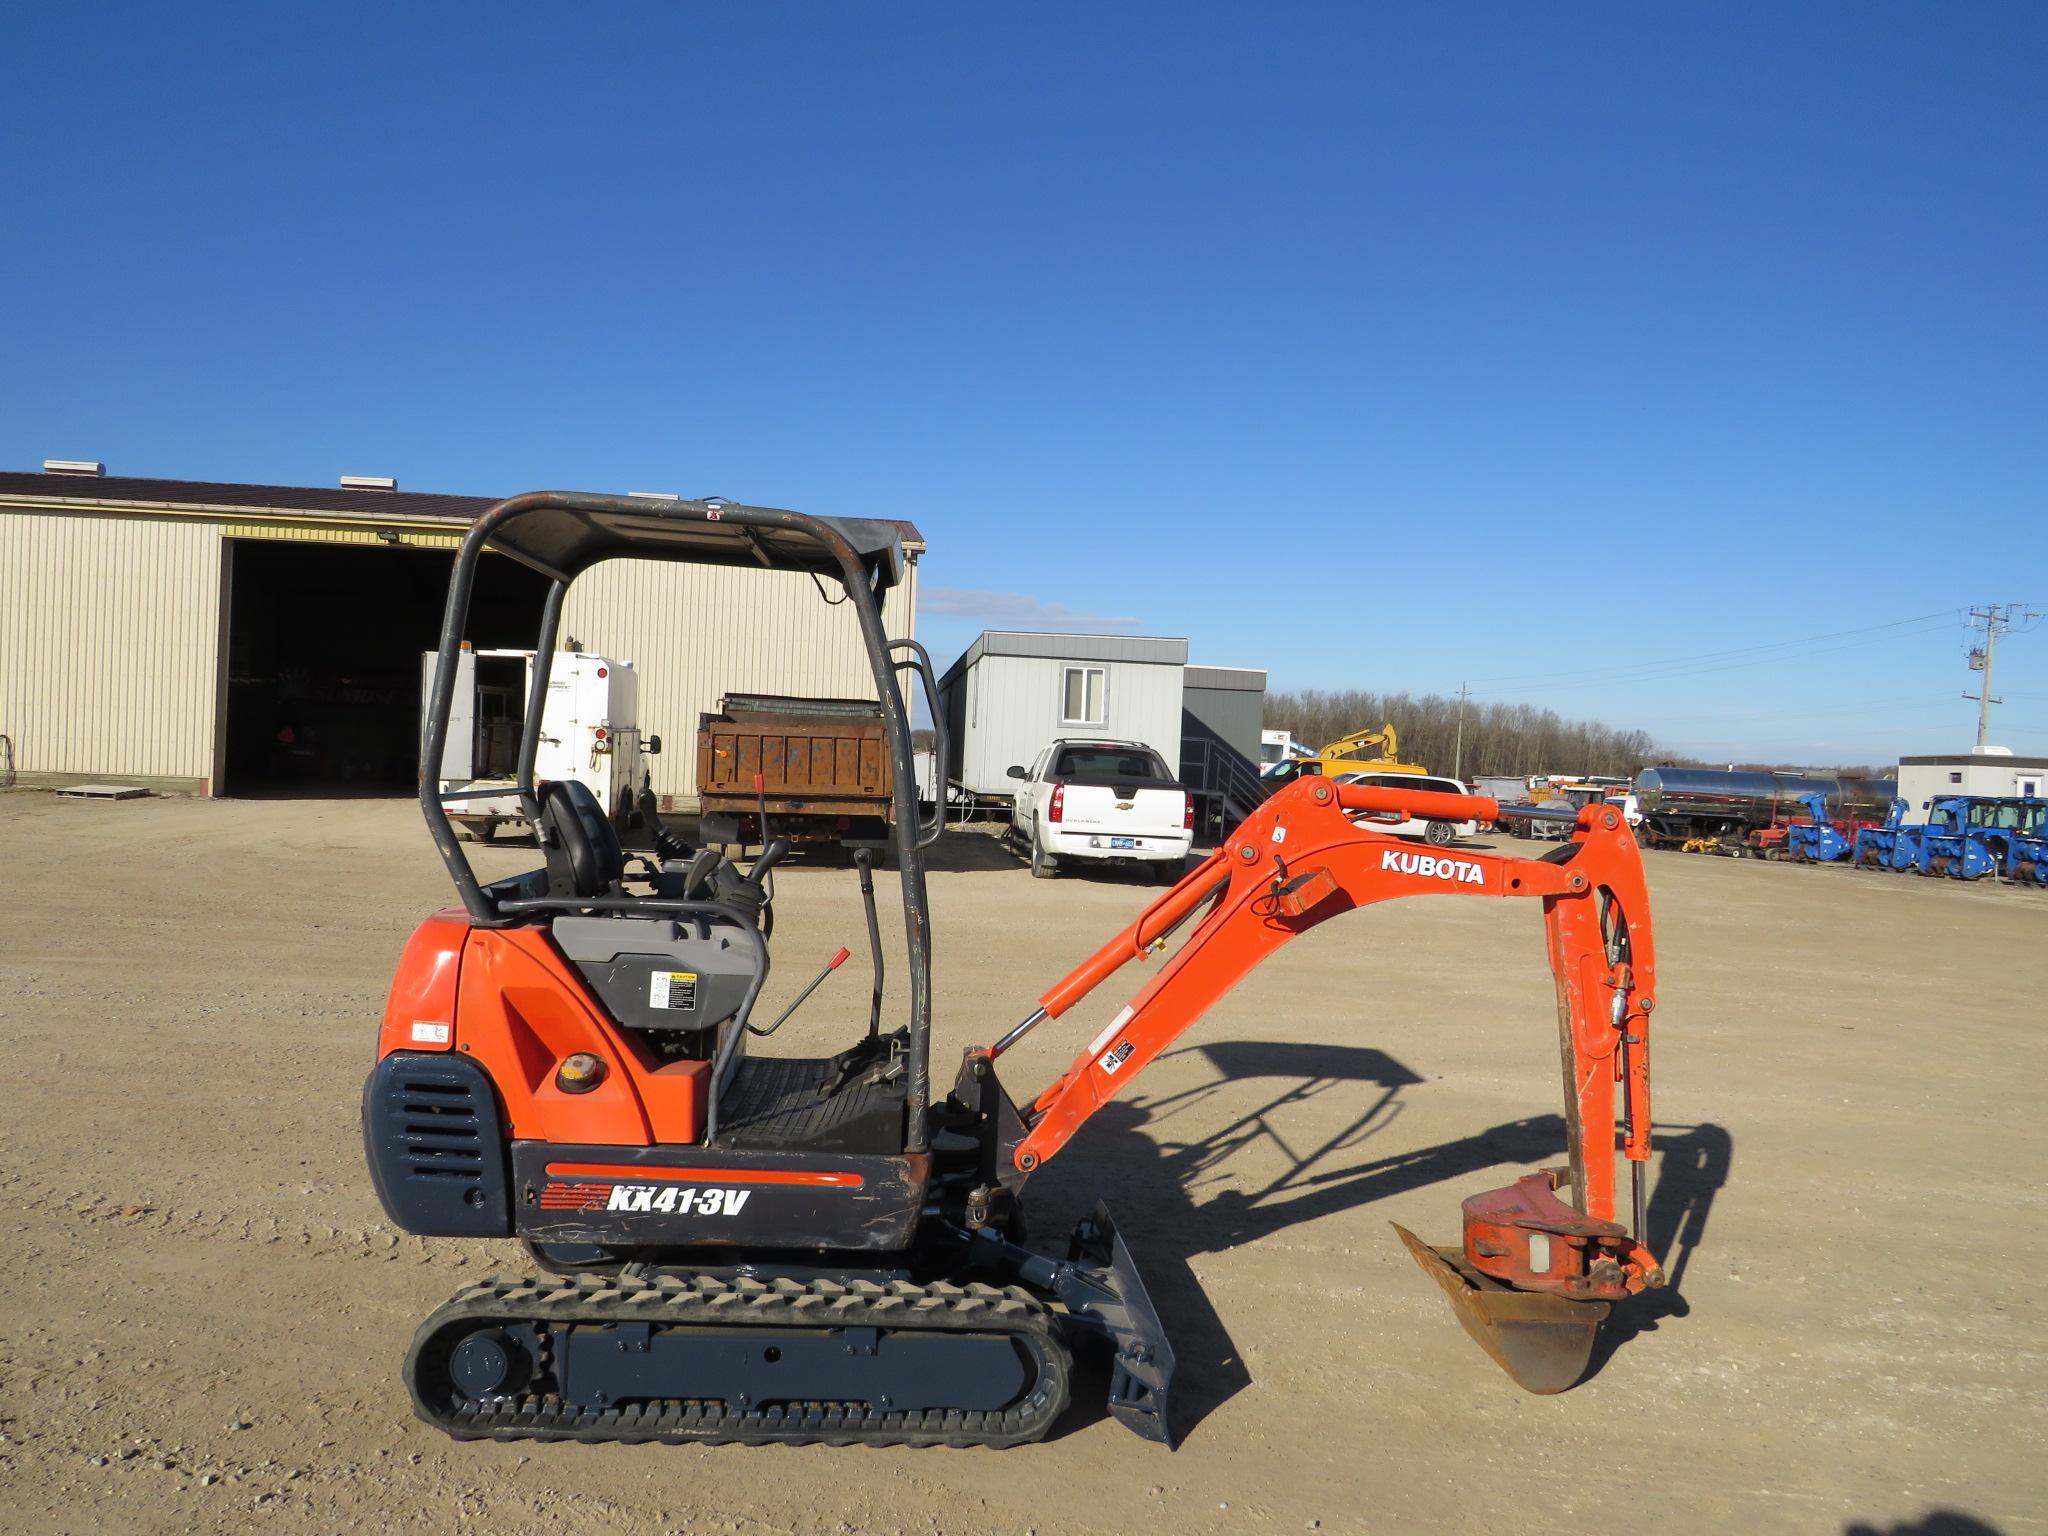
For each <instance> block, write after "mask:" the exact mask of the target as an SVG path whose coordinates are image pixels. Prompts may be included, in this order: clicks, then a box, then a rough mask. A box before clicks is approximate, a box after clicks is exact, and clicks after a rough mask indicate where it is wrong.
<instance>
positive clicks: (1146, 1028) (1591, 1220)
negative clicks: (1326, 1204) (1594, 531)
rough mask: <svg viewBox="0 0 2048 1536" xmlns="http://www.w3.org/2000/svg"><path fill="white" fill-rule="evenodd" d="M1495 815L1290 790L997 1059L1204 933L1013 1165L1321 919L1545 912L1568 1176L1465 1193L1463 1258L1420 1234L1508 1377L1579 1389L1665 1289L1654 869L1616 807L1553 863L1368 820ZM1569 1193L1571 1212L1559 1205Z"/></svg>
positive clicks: (1052, 1106)
mask: <svg viewBox="0 0 2048 1536" xmlns="http://www.w3.org/2000/svg"><path fill="white" fill-rule="evenodd" d="M1530 809H1535V808H1530ZM1499 814H1500V807H1499V805H1498V804H1497V803H1496V802H1494V801H1492V800H1488V799H1485V798H1483V797H1473V796H1459V795H1447V794H1436V793H1432V792H1428V791H1419V790H1418V791H1410V790H1406V789H1393V788H1382V787H1367V786H1363V785H1352V784H1333V783H1331V782H1329V781H1327V780H1324V779H1314V778H1311V779H1302V780H1297V781H1296V782H1295V783H1293V784H1290V785H1289V786H1287V787H1286V788H1285V789H1283V790H1281V791H1280V792H1279V793H1277V794H1275V795H1274V796H1273V797H1272V798H1271V799H1269V800H1268V801H1267V802H1266V803H1265V804H1264V805H1263V806H1262V807H1260V809H1259V810H1258V811H1257V812H1255V813H1254V814H1253V815H1252V816H1250V817H1248V818H1247V819H1246V820H1245V821H1244V822H1243V823H1242V824H1241V825H1240V826H1239V827H1238V828H1237V830H1236V831H1235V832H1234V833H1233V834H1232V836H1231V837H1230V838H1229V840H1228V841H1227V842H1226V843H1225V844H1224V846H1222V847H1220V848H1218V849H1217V850H1216V851H1215V852H1214V853H1213V854H1211V855H1210V857H1209V858H1208V859H1207V860H1206V861H1205V862H1204V863H1202V864H1201V865H1200V866H1199V867H1197V868H1196V869H1195V870H1193V871H1192V872H1191V873H1189V874H1188V876H1187V877H1186V878H1185V879H1183V880H1182V881H1181V882H1180V883H1179V884H1178V885H1177V886H1175V887H1174V889H1173V890H1171V891H1169V892H1167V893H1166V894H1165V895H1164V896H1162V897H1161V898H1160V899H1159V900H1158V901H1157V902H1155V903H1153V904H1152V906H1151V907H1150V908H1148V909H1147V910H1146V912H1144V913H1143V914H1142V915H1141V916H1140V917H1139V918H1138V920H1137V921H1136V922H1134V923H1133V924H1131V926H1130V927H1128V928H1126V929H1125V930H1124V931H1123V932H1122V933H1120V934H1119V935H1117V936H1116V937H1115V938H1114V939H1112V940H1111V941H1110V942H1109V943H1107V944H1105V945H1104V946H1103V947H1102V948H1101V949H1099V950H1098V951H1096V953H1095V954H1093V955H1092V956H1090V957H1089V958H1088V959H1087V960H1085V961H1083V962H1082V963H1081V964H1080V965H1079V966H1077V967H1076V968H1075V969H1074V971H1073V972H1072V973H1071V974H1070V975H1068V976H1067V977H1065V978H1064V979H1063V980H1061V981H1060V982H1059V983H1058V984H1057V985H1055V986H1054V987H1052V988H1051V989H1050V990H1048V991H1047V992H1046V993H1045V994H1044V995H1043V996H1042V997H1041V998H1040V1000H1039V1004H1040V1007H1039V1012H1038V1013H1036V1014H1034V1015H1033V1016H1032V1017H1031V1018H1030V1019H1027V1020H1026V1021H1025V1023H1024V1024H1023V1025H1020V1026H1019V1027H1018V1029H1016V1030H1013V1031H1011V1033H1010V1035H1009V1036H1006V1037H1005V1038H1004V1040H1003V1041H1001V1042H1000V1043H999V1044H998V1045H997V1046H996V1047H994V1048H992V1050H991V1052H990V1055H991V1057H993V1056H995V1055H999V1054H1001V1052H1002V1051H1003V1050H1005V1049H1007V1048H1008V1047H1009V1046H1010V1045H1011V1044H1013V1043H1014V1042H1015V1040H1016V1039H1017V1038H1018V1037H1019V1036H1020V1035H1021V1034H1022V1033H1023V1032H1024V1031H1025V1030H1027V1029H1029V1028H1032V1027H1035V1026H1036V1025H1037V1024H1038V1023H1040V1022H1042V1021H1044V1020H1046V1019H1052V1018H1058V1017H1059V1016H1060V1015H1062V1014H1064V1013H1065V1012H1067V1010H1069V1009H1070V1008H1072V1007H1073V1006H1074V1005H1075V1004H1077V1003H1078V1002H1080V1001H1081V999H1082V998H1084V997H1086V996H1088V995H1089V994H1090V993H1091V992H1093V991H1094V990H1095V989H1096V988H1097V987H1098V986H1100V985H1102V984H1103V983H1104V982H1105V981H1107V980H1108V979H1109V978H1110V977H1111V976H1113V975H1115V974H1116V973H1117V972H1118V971H1119V970H1121V969H1122V968H1123V967H1124V966H1125V965H1127V964H1128V963H1130V962H1131V961H1133V960H1138V959H1142V958H1145V957H1146V956H1148V955H1151V954H1154V953H1158V952H1161V951H1162V950H1163V949H1164V948H1165V945H1166V942H1167V939H1168V937H1169V936H1170V935H1171V934H1172V933H1173V932H1174V931H1175V930H1177V929H1178V928H1180V927H1182V926H1184V925H1186V924H1187V923H1189V922H1191V921H1192V922H1193V923H1194V926H1193V928H1192V930H1191V931H1190V932H1189V933H1188V936H1187V938H1186V939H1185V941H1184V942H1182V943H1181V944H1180V946H1179V947H1178V948H1177V949H1175V950H1174V952H1173V953H1172V955H1171V956H1170V958H1168V959H1167V960H1166V962H1165V963H1164V964H1163V965H1162V966H1161V967H1160V969H1159V971H1158V972H1157V974H1155V975H1154V976H1152V977H1151V978H1150V979H1149V980H1148V981H1147V982H1146V983H1145V984H1144V985H1143V986H1142V987H1140V988H1139V989H1138V991H1137V993H1136V995H1135V996H1133V997H1132V998H1131V1000H1130V1002H1129V1003H1128V1004H1127V1005H1126V1006H1125V1007H1124V1008H1123V1009H1121V1010H1120V1011H1119V1012H1118V1013H1117V1014H1116V1016H1115V1017H1114V1018H1113V1019H1111V1021H1110V1023H1109V1025H1108V1027H1107V1028H1105V1029H1104V1030H1103V1031H1102V1032H1101V1033H1100V1034H1099V1035H1097V1036H1096V1037H1095V1039H1093V1040H1092V1041H1090V1042H1089V1044H1088V1045H1087V1047H1086V1048H1085V1049H1084V1050H1082V1051H1081V1052H1080V1053H1079V1054H1078V1055H1077V1056H1075V1058H1074V1060H1073V1062H1072V1064H1071V1065H1070V1066H1069V1067H1068V1068H1067V1070H1066V1071H1065V1072H1064V1073H1063V1074H1062V1075H1061V1076H1060V1077H1059V1079H1058V1080H1057V1081H1055V1082H1054V1083H1053V1084H1051V1086H1049V1087H1048V1088H1046V1089H1045V1091H1044V1092H1043V1093H1041V1094H1039V1095H1038V1097H1037V1098H1036V1099H1035V1100H1034V1101H1033V1102H1032V1104H1031V1106H1030V1107H1029V1109H1028V1110H1027V1111H1026V1112H1025V1114H1024V1127H1025V1132H1024V1135H1023V1136H1022V1138H1021V1139H1020V1140H1018V1141H1017V1142H1016V1144H1015V1147H1014V1149H1013V1151H1012V1154H1011V1155H1012V1158H1013V1161H1014V1164H1015V1168H1016V1171H1017V1173H1018V1174H1020V1175H1025V1174H1029V1173H1030V1172H1031V1171H1032V1170H1034V1169H1036V1168H1038V1167H1040V1166H1041V1165H1043V1164H1044V1163H1045V1162H1046V1161H1047V1160H1048V1159H1050V1158H1051V1157H1053V1156H1054V1155H1056V1154H1057V1153H1058V1152H1059V1150H1060V1148H1061V1147H1063V1146H1064V1145H1065V1144H1066V1143H1067V1141H1068V1140H1069V1138H1071V1137H1072V1136H1073V1135H1074V1133H1075V1132H1076V1131H1077V1130H1078V1129H1079V1128H1080V1127H1081V1126H1082V1125H1083V1124H1084V1123H1085V1122H1086V1121H1087V1119H1088V1117H1089V1116H1090V1115H1091V1114H1093V1113H1094V1112H1095V1111H1096V1110H1097V1109H1098V1108H1100V1107H1101V1106H1102V1105H1103V1104H1105V1103H1107V1102H1108V1101H1109V1099H1110V1098H1112V1097H1113V1096H1114V1095H1116V1094H1117V1093H1118V1092H1120V1091H1122V1090H1123V1089H1124V1088H1125V1087H1127V1086H1128V1085H1129V1084H1130V1083H1131V1081H1132V1080H1133V1079H1134V1078H1136V1077H1137V1076H1138V1074H1139V1073H1141V1072H1142V1071H1143V1070H1144V1069H1145V1067H1146V1066H1147V1065H1148V1064H1150V1063H1151V1062H1152V1061H1153V1060H1154V1059H1155V1058H1156V1057H1158V1055H1159V1054H1160V1053H1161V1052H1162V1051H1164V1050H1165V1049H1166V1048H1167V1047H1168V1046H1169V1045H1171V1044H1172V1043H1173V1041H1174V1040H1175V1039H1177V1038H1178V1037H1179V1036H1180V1035H1181V1033H1182V1032H1183V1031H1185V1030H1186V1029H1187V1028H1188V1027H1189V1026H1191V1025H1192V1024H1193V1023H1194V1022H1195V1021H1196V1020H1197V1019H1199V1018H1200V1017H1201V1016H1202V1015H1203V1014H1204V1013H1205V1012H1206V1011H1207V1010H1208V1009H1209V1008H1210V1007H1211V1006H1212V1005H1213V1004H1214V1003H1215V1002H1216V1000H1217V999H1218V998H1220V997H1222V996H1223V995H1224V993H1226V992H1228V991H1229V990H1230V988H1231V987H1232V986H1234V985H1235V984H1236V983H1237V982H1238V981H1239V980H1240V979H1241V978H1242V977H1243V976H1244V975H1245V974H1246V973H1247V972H1248V971H1250V970H1251V969H1252V968H1253V967H1254V966H1256V965H1258V964H1259V963H1260V962H1261V961H1263V960H1264V959H1266V958H1267V956H1269V955H1271V954H1272V953H1273V952H1274V951H1276V950H1278V949H1279V948H1280V947H1281V946H1282V945H1284V944H1286V943H1287V942H1288V941H1289V940H1290V939H1293V938H1294V937H1296V936H1297V935H1299V934H1302V933H1305V932H1307V931H1308V930H1309V929H1311V928H1313V927H1315V926H1317V925H1318V924H1320V923H1323V922H1326V921H1328V920H1329V919H1331V918H1333V917H1337V916H1339V915H1341V914H1343V913H1346V912H1350V911H1353V910H1355V909H1357V908H1359V907H1364V906H1369V905H1371V904H1373V903H1375V902H1381V901H1388V900H1393V899H1395V898H1398V897H1403V896H1477V897H1491V898H1497V899H1506V900H1518V899H1527V900H1531V901H1536V902H1539V903H1541V906H1542V911H1543V917H1544V922H1545V925H1546V928H1547V931H1548V936H1549V958H1550V965H1551V970H1552V972H1553V974H1554V977H1555V980H1556V988H1557V1024H1558V1044H1559V1056H1560V1061H1561V1063H1562V1066H1563V1076H1564V1103H1565V1125H1566V1146H1565V1153H1566V1159H1567V1162H1566V1166H1565V1167H1563V1168H1560V1169H1556V1170H1552V1171H1550V1172H1548V1173H1542V1174H1532V1175H1529V1176H1527V1177H1524V1178H1522V1179H1520V1180H1518V1181H1517V1182H1515V1183H1514V1184H1512V1185H1509V1186H1507V1187H1506V1188H1503V1189H1499V1190H1493V1191H1489V1192H1486V1193H1483V1194H1479V1195H1474V1196H1472V1197H1471V1198H1469V1199H1467V1200H1466V1201H1465V1202H1464V1241H1463V1244H1462V1247H1461V1248H1459V1249H1452V1250H1436V1249H1430V1248H1427V1247H1425V1246H1424V1245H1423V1244H1422V1243H1421V1242H1420V1241H1419V1240H1417V1239H1415V1238H1414V1237H1413V1236H1411V1235H1410V1234H1408V1233H1406V1232H1405V1231H1404V1232H1403V1233H1402V1237H1403V1240H1404V1241H1405V1242H1406V1243H1407V1245H1408V1247H1409V1249H1410V1251H1411V1252H1412V1253H1414V1255H1415V1257H1416V1258H1417V1260H1418V1262H1420V1263H1422V1265H1423V1267H1424V1268H1425V1269H1426V1270H1427V1271H1428V1272H1429V1273H1430V1274H1431V1276H1432V1278H1434V1279H1435V1280H1437V1282H1438V1283H1439V1284H1440V1285H1442V1286H1443V1287H1444V1289H1445V1291H1446V1293H1447V1294H1448V1295H1449V1296H1450V1297H1451V1300H1452V1302H1453V1305H1454V1307H1455V1308H1456V1310H1457V1313H1458V1316H1459V1319H1460V1321H1461V1322H1463V1323H1464V1324H1465V1326H1466V1328H1467V1329H1468V1331H1470V1332H1472V1333H1473V1335H1474V1337H1475V1338H1478V1339H1479V1341H1480V1342H1481V1343H1482V1345H1484V1346H1485V1347H1486V1348H1487V1350H1488V1352H1489V1353H1491V1354H1493V1355H1494V1357H1495V1358H1496V1359H1497V1360H1499V1361H1500V1363H1501V1364H1502V1365H1503V1366H1504V1367H1505V1368H1506V1369H1507V1370H1508V1372H1509V1374H1510V1375H1512V1376H1514V1377H1515V1378H1516V1380H1518V1381H1520V1382H1522V1384H1523V1385H1525V1386H1528V1387H1530V1388H1531V1389H1532V1390H1535V1391H1557V1390H1560V1389H1561V1388H1562V1387H1565V1386H1569V1385H1570V1384H1571V1383H1572V1382H1573V1381H1575V1380H1577V1378H1578V1376H1579V1375H1580V1374H1581V1373H1582V1372H1583V1370H1584V1367H1585V1364H1586V1361H1587V1358H1588V1357H1589V1356H1590V1353H1591V1348H1592V1342H1593V1335H1594V1332H1595V1330H1596V1329H1597V1327H1598V1324H1599V1322H1600V1321H1601V1320H1602V1319H1603V1318H1604V1317H1605V1316H1606V1315H1607V1311H1608V1308H1609V1306H1610V1305H1611V1304H1612V1303H1614V1302H1616V1301H1620V1300H1623V1299H1625V1298H1626V1297H1628V1296H1629V1295H1631V1294H1634V1293H1636V1292H1639V1291H1642V1290H1644V1289H1646V1288H1654V1287H1657V1286H1660V1285H1662V1284H1663V1283H1664V1273H1663V1269H1662V1266H1661V1265H1660V1264H1659V1262H1658V1260H1657V1258H1656V1256H1655V1255H1653V1254H1652V1253H1651V1252H1650V1251H1649V1250H1648V1249H1647V1248H1646V1247H1645V1246H1644V1245H1643V1237H1644V1231H1643V1223H1644V1210H1643V1206H1644V1198H1643V1196H1644V1186H1643V1169H1644V1165H1645V1163H1646V1161H1647V1160H1648V1158H1649V1155H1650V1057H1649V1022H1650V1017H1651V1015H1652V1013H1653V1012H1654V1010H1655V1007H1656V983H1655V976H1656V957H1655V946H1654V942H1653V940H1652V937H1651V931H1650V915H1649V900H1648V896H1647V893H1646V891H1645V889H1644V885H1643V872H1642V862H1641V857H1640V854H1639V853H1638V851H1637V848H1636V844H1635V840H1634V838H1633V836H1632V835H1631V834H1630V832H1629V830H1628V828H1627V827H1626V825H1625V824H1624V823H1623V821H1622V817H1621V814H1620V812H1619V811H1618V810H1616V809H1615V808H1614V807H1612V806H1609V805H1604V804H1595V805H1589V806H1587V807H1585V808H1584V809H1582V810H1579V811H1577V812H1575V813H1571V814H1572V815H1573V817H1574V821H1575V825H1574V830H1573V833H1572V840H1571V841H1570V842H1569V843H1568V844H1566V845H1565V846H1564V847H1563V848H1561V849H1559V850H1558V851H1557V852H1556V853H1554V854H1552V855H1550V856H1548V857H1546V858H1542V859H1522V858H1514V857H1508V856H1503V855H1500V854H1495V853H1491V852H1485V851H1480V850H1471V851H1465V850H1456V851H1436V850H1427V851H1425V850H1422V849H1419V848H1417V847H1415V846H1413V845H1411V844H1409V843H1407V842H1404V841H1403V840H1401V839H1399V838H1395V837H1392V836H1389V835H1387V834H1385V833H1382V832H1378V831H1375V830H1373V827H1372V820H1371V818H1372V817H1374V816H1382V817H1391V818H1395V819H1398V818H1399V817H1401V816H1404V815H1405V816H1412V817H1416V818H1418V819H1427V818H1444V819H1461V818H1464V817H1470V816H1477V817H1479V818H1480V819H1481V820H1483V821H1484V820H1492V819H1494V818H1495V817H1497V816H1498V815H1499ZM1617 1150H1618V1151H1619V1153H1620V1158H1621V1160H1625V1161H1626V1162H1627V1163H1628V1165H1629V1168H1630V1174H1631V1178H1630V1186H1631V1188H1630V1200H1629V1208H1628V1211H1627V1213H1626V1215H1627V1220H1626V1221H1624V1220H1622V1219H1619V1216H1620V1213H1619V1212H1618V1211H1617V1198H1616V1187H1615V1186H1616V1174H1617V1166H1616V1165H1617ZM1560 1188H1568V1190H1569V1194H1570V1203H1569V1204H1567V1203H1566V1202H1565V1201H1564V1200H1561V1199H1560V1198H1558V1195H1557V1194H1556V1193H1554V1192H1553V1191H1554V1190H1556V1189H1560Z"/></svg>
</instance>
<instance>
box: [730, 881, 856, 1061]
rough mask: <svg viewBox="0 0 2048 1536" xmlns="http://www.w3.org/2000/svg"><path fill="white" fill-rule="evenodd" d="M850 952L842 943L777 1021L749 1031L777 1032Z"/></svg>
mask: <svg viewBox="0 0 2048 1536" xmlns="http://www.w3.org/2000/svg"><path fill="white" fill-rule="evenodd" d="M783 846H784V847H787V846H788V845H787V844H784V845H783ZM850 953H851V951H850V950H848V949H847V948H846V947H845V946H844V945H841V946H840V949H839V953H838V954H836V955H834V956H833V957H832V958H831V959H830V960H827V961H826V962H825V969H823V970H822V971H820V972H818V974H817V975H815V976H813V977H812V978H811V984H810V985H809V986H807V987H805V988H804V989H803V991H801V992H799V993H797V995H796V1000H795V1001H794V1002H792V1003H791V1004H790V1005H789V1006H788V1007H787V1008H785V1009H783V1010H782V1012H780V1013H778V1014H777V1015H776V1016H775V1022H774V1023H773V1024H770V1025H768V1026H766V1027H765V1028H764V1027H763V1026H761V1025H759V1024H749V1025H748V1026H747V1033H748V1034H750V1035H763V1036H766V1035H772V1034H774V1033H775V1031H777V1030H778V1029H780V1028H782V1026H783V1023H784V1021H785V1020H787V1019H788V1018H789V1016H790V1015H791V1014H792V1013H795V1012H796V1011H797V1009H799V1008H801V1007H803V1005H804V1000H805V999H806V998H808V997H809V996H810V995H811V994H812V993H813V992H815V991H817V990H818V988H819V987H821V986H823V985H824V982H825V978H826V977H827V976H830V975H831V974H832V973H833V972H834V971H836V970H838V969H839V967H840V966H842V965H844V964H846V957H847V955H848V954H850Z"/></svg>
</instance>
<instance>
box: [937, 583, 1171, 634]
mask: <svg viewBox="0 0 2048 1536" xmlns="http://www.w3.org/2000/svg"><path fill="white" fill-rule="evenodd" d="M917 606H918V608H919V609H920V610H921V611H922V612H924V613H927V614H944V615H945V616H946V617H947V618H953V619H973V620H975V621H976V622H978V623H981V624H986V625H990V626H992V627H995V628H999V629H1000V628H1018V629H1136V628H1137V627H1138V620H1136V619H1135V618H1110V617H1107V616H1105V615H1103V614H1099V613H1077V612H1076V611H1075V610H1074V609H1072V608H1069V607H1068V606H1067V605H1066V604H1065V603H1049V602H1046V601H1045V600H1044V599H1043V598H1038V597H1027V596H1026V595H1025V594H1024V593H1022V592H981V591H977V590H976V589H975V588H973V587H920V588H919V589H918V593H917Z"/></svg>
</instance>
